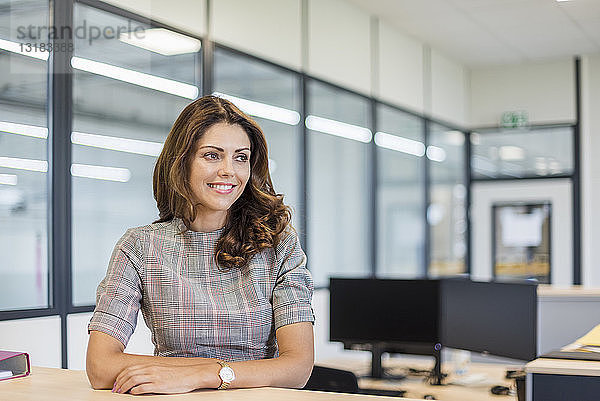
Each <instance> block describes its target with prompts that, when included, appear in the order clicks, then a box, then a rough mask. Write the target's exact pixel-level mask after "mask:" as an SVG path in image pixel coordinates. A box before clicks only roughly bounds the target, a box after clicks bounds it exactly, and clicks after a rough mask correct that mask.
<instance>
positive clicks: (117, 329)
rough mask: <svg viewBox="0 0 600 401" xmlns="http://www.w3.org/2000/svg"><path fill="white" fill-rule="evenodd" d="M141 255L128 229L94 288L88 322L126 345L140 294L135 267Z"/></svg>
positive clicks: (92, 326)
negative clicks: (94, 303)
mask: <svg viewBox="0 0 600 401" xmlns="http://www.w3.org/2000/svg"><path fill="white" fill-rule="evenodd" d="M141 262H142V258H141V251H140V241H139V240H138V239H137V238H136V236H135V234H134V233H133V231H132V230H128V231H127V232H126V233H125V235H123V237H121V239H120V240H119V242H118V243H117V245H116V246H115V248H114V251H113V253H112V256H111V259H110V263H109V265H108V270H107V272H106V277H104V279H103V280H102V281H101V282H100V284H99V285H98V289H97V291H96V309H95V310H94V314H93V315H92V319H91V320H90V323H89V325H88V333H89V332H90V331H91V330H97V331H101V332H103V333H106V334H108V335H110V336H112V337H114V338H116V339H117V340H119V341H120V342H121V343H123V345H124V346H127V342H128V341H129V338H130V337H131V335H132V334H133V331H134V330H135V326H136V323H137V314H138V311H139V309H140V300H141V298H142V284H141V280H140V276H139V272H138V269H139V267H140V266H141Z"/></svg>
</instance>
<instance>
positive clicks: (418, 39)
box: [0, 0, 600, 368]
mask: <svg viewBox="0 0 600 401" xmlns="http://www.w3.org/2000/svg"><path fill="white" fill-rule="evenodd" d="M51 10H52V9H51V7H50V3H49V2H48V1H47V0H12V1H11V0H0V348H3V349H5V348H8V349H19V350H24V351H29V352H30V353H31V355H32V359H33V363H34V364H36V365H42V366H63V367H67V366H68V367H70V368H83V367H84V355H85V345H86V341H87V332H86V325H87V322H88V320H89V318H90V315H91V311H92V310H93V305H94V300H95V289H96V286H97V284H98V282H99V281H100V280H101V279H102V277H103V275H104V273H105V271H106V266H107V263H108V259H109V257H110V254H111V252H112V249H113V247H114V244H115V243H116V241H117V240H118V239H119V237H120V236H121V235H122V234H123V233H124V231H125V230H126V229H127V228H128V227H132V226H139V225H144V224H147V223H149V222H151V221H153V220H155V219H156V218H157V210H156V207H155V204H154V200H153V198H152V186H151V177H152V169H153V165H154V162H155V160H156V157H157V155H158V154H159V152H160V149H161V145H162V142H163V141H164V139H165V137H166V135H167V134H168V132H169V129H170V127H171V125H172V123H173V122H174V120H175V118H176V117H177V115H178V114H179V112H180V111H181V110H182V109H183V107H185V105H186V104H188V103H189V102H191V101H192V100H193V99H195V98H196V97H198V96H201V95H202V94H209V93H215V92H217V93H219V94H220V95H221V96H225V97H228V98H229V99H231V100H233V101H234V102H237V103H238V104H239V105H240V106H241V107H242V108H243V109H245V110H246V111H247V112H248V113H250V114H252V115H253V116H255V118H256V119H257V121H258V122H259V124H260V125H261V126H262V127H263V129H264V131H265V134H266V136H267V140H268V143H269V147H270V149H269V151H270V169H271V173H272V177H273V180H274V184H275V187H276V190H277V191H279V192H282V193H284V194H285V199H286V201H287V203H288V204H289V205H291V206H292V208H293V210H294V225H295V227H296V228H297V229H298V231H299V233H300V234H301V238H302V241H303V245H304V247H305V250H306V252H307V254H308V260H309V268H310V269H311V271H312V274H313V277H314V280H315V285H316V287H317V290H316V292H315V296H314V308H315V312H316V314H317V324H316V335H317V344H316V349H317V360H319V359H320V358H322V359H325V358H328V357H331V356H332V355H335V354H336V353H339V352H341V350H340V349H341V345H340V344H332V343H329V342H328V341H327V339H328V332H327V325H328V323H327V322H328V320H327V319H328V316H327V314H328V309H327V298H328V291H327V284H328V277H329V276H331V275H337V276H347V277H367V276H375V277H389V278H393V277H397V278H418V277H419V278H420V277H444V276H456V275H470V276H471V277H473V278H475V279H483V280H487V279H498V280H501V279H515V278H517V279H525V278H535V279H537V280H539V281H540V282H541V283H549V284H554V285H562V286H567V285H571V284H583V285H584V286H588V287H597V286H600V270H599V269H598V268H597V267H596V266H595V261H594V258H593V256H594V253H593V249H594V245H595V244H597V243H598V241H599V240H600V224H598V223H600V213H598V212H597V211H596V210H595V209H594V207H593V206H594V205H595V204H598V202H600V190H599V189H598V188H600V187H599V186H598V185H594V184H595V183H597V181H598V179H599V177H600V161H598V160H595V159H594V158H593V157H592V155H593V154H594V153H595V152H598V151H600V140H599V139H598V135H597V133H596V131H598V130H600V113H598V110H600V28H599V27H600V4H598V3H597V2H596V1H595V0H573V1H570V2H557V1H555V0H522V1H501V0H497V1H492V0H490V1H485V2H475V1H471V0H455V1H451V2H449V1H445V0H427V1H423V0H419V1H417V0H414V1H403V2H396V3H394V2H385V1H366V0H347V1H346V0H255V1H251V2H249V1H242V0H206V1H192V0H173V1H170V2H166V1H158V0H110V1H106V2H101V1H96V0H79V1H71V0H67V1H58V0H57V1H56V7H55V9H54V10H55V11H54V14H52V15H51V12H52V11H51ZM51 19H55V20H56V21H59V22H62V23H65V22H66V23H67V24H68V25H70V26H72V27H73V28H77V27H86V28H84V29H83V30H82V31H81V32H86V29H90V28H91V27H92V26H93V27H99V28H100V29H104V28H112V29H113V31H114V30H116V29H117V27H127V29H128V30H129V31H131V30H132V29H138V30H139V31H143V32H144V33H145V35H144V36H145V37H146V38H148V40H146V41H142V40H136V38H135V37H134V36H133V35H127V34H126V33H125V34H122V35H121V37H119V36H118V35H113V36H116V37H113V38H107V37H106V35H104V36H102V37H99V38H96V39H93V40H90V39H91V37H90V32H91V31H87V36H86V37H85V38H82V37H75V38H74V39H73V40H72V42H70V41H67V42H66V43H63V45H65V46H66V47H65V48H63V49H62V50H65V51H58V52H55V54H54V58H52V57H50V58H49V57H48V53H47V52H45V51H43V50H44V49H42V50H40V48H41V47H42V44H44V43H48V40H47V37H44V35H47V32H44V31H42V35H41V36H42V37H38V38H35V37H33V38H32V37H30V36H29V35H26V36H27V37H25V38H24V37H23V35H22V33H23V32H26V31H27V27H29V26H32V27H34V28H35V27H48V26H49V25H50V20H51ZM556 26H560V27H561V29H560V30H559V29H555V27H556ZM19 28H24V29H19ZM113 31H110V32H112V33H115V32H113ZM105 32H106V31H105ZM124 32H128V31H124ZM33 33H34V34H33V36H36V35H37V34H38V32H37V31H36V30H35V29H34V31H33ZM38 36H39V35H38ZM28 47H29V48H28ZM32 47H33V50H32V49H31V48H32ZM61 63H62V64H63V65H66V68H67V72H69V73H70V72H72V75H67V76H68V77H72V80H70V79H69V81H68V83H67V84H66V85H63V84H61V82H63V81H61V79H63V78H64V76H62V78H61V77H60V76H61V74H55V75H54V76H52V71H53V70H55V69H56V68H58V66H60V65H61ZM49 74H50V77H54V78H53V79H49ZM532 221H536V222H537V223H532V224H534V226H535V225H536V224H537V227H538V228H539V230H538V232H536V233H533V234H531V235H526V234H523V232H522V231H519V227H523V224H530V223H531V222H532ZM528 222H529V223H528ZM519 232H520V233H521V234H522V235H521V237H519V238H520V242H519V241H516V240H514V238H515V237H514V236H512V235H513V234H515V233H519ZM511 233H512V234H511ZM511 241H513V242H511ZM515 241H516V242H515ZM135 336H136V338H135V339H134V340H133V341H132V344H131V347H130V348H128V349H129V350H130V351H133V352H135V351H140V352H147V351H148V348H147V345H148V341H149V339H148V338H147V330H145V327H144V324H143V323H141V324H139V325H138V331H137V332H136V335H135ZM150 351H151V349H150Z"/></svg>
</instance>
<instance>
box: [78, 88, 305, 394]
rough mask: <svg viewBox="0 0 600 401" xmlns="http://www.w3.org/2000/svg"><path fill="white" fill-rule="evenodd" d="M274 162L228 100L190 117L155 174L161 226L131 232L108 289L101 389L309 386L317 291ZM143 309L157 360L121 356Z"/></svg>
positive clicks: (99, 316)
mask: <svg viewBox="0 0 600 401" xmlns="http://www.w3.org/2000/svg"><path fill="white" fill-rule="evenodd" d="M267 161H268V154H267V145H266V141H265V139H264V135H263V133H262V130H261V129H260V127H259V126H258V125H257V124H256V122H254V121H253V120H251V119H250V118H249V117H248V116H246V115H245V114H244V113H242V112H241V111H240V110H239V109H237V108H236V107H235V106H234V105H233V104H232V103H230V102H229V101H227V100H224V99H221V98H218V97H214V96H207V97H204V98H201V99H198V100H196V101H195V102H193V103H191V104H190V105H188V106H187V107H186V108H185V109H184V110H183V112H182V113H181V115H180V116H179V118H178V119H177V121H176V122H175V124H174V125H173V128H172V129H171V132H170V133H169V136H168V137H167V140H166V142H165V146H164V148H163V151H162V153H161V155H160V156H159V158H158V160H157V163H156V167H155V171H154V196H155V198H156V201H157V206H158V209H159V212H160V219H159V220H158V221H156V222H155V223H153V224H150V225H147V226H143V227H137V228H132V229H130V230H128V231H127V232H126V233H125V235H124V236H123V237H122V238H121V240H120V241H119V242H118V243H117V246H116V247H115V250H114V252H113V256H112V258H111V261H110V264H109V267H108V271H107V274H106V277H105V278H104V280H102V282H101V283H100V285H99V286H98V291H97V303H96V310H95V311H94V315H93V316H92V319H91V322H90V324H89V326H88V329H89V331H90V340H89V344H88V353H87V373H88V377H89V379H90V382H91V384H92V386H93V387H94V388H110V387H111V386H112V387H113V391H116V392H120V393H124V392H130V393H132V394H143V393H179V392H187V391H192V390H194V389H198V388H220V389H225V388H228V387H259V386H278V387H302V386H303V385H304V384H305V382H306V381H307V380H308V376H309V375H310V372H311V369H312V365H313V359H314V357H313V331H312V324H311V323H312V322H313V321H314V315H313V312H312V308H311V296H312V291H313V283H312V278H311V276H310V274H309V272H308V270H307V269H306V256H305V255H304V252H303V251H302V249H301V248H300V244H299V240H298V236H297V235H296V233H295V231H294V229H293V228H292V227H291V225H290V212H289V208H288V207H287V206H286V205H285V204H284V203H283V195H280V194H276V193H275V191H274V190H273V185H272V183H271V178H270V176H269V169H268V166H267ZM140 309H141V311H142V314H143V316H144V319H145V321H146V324H147V325H148V327H149V328H150V330H151V332H152V340H153V342H154V345H155V356H141V355H131V354H126V353H124V352H123V351H124V348H125V346H126V345H127V342H128V340H129V338H130V336H131V334H132V333H133V331H134V329H135V323H136V320H137V313H138V311H139V310H140Z"/></svg>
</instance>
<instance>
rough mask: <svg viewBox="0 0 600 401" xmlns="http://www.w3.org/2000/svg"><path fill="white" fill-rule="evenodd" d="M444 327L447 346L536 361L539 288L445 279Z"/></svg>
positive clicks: (514, 284) (527, 285)
mask: <svg viewBox="0 0 600 401" xmlns="http://www.w3.org/2000/svg"><path fill="white" fill-rule="evenodd" d="M441 325H442V327H443V329H442V343H443V345H444V346H446V347H450V348H459V349H464V350H469V351H474V352H485V353H489V354H493V355H497V356H503V357H507V358H514V359H520V360H531V359H534V358H535V357H536V352H537V348H536V336H537V285H536V284H533V283H506V282H477V281H470V280H444V281H443V282H442V323H441Z"/></svg>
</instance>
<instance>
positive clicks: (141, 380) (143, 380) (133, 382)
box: [117, 374, 153, 394]
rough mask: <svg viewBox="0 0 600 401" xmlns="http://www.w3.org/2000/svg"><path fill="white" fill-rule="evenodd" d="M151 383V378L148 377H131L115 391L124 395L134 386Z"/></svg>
mask: <svg viewBox="0 0 600 401" xmlns="http://www.w3.org/2000/svg"><path fill="white" fill-rule="evenodd" d="M152 381H153V380H152V376H150V375H143V374H142V375H133V376H131V377H130V378H129V379H128V380H127V381H125V382H124V383H123V384H122V385H121V387H120V388H119V389H118V390H117V391H118V392H119V393H121V394H124V393H126V392H127V391H129V390H131V389H132V388H133V387H135V386H139V385H141V384H148V383H152Z"/></svg>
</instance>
